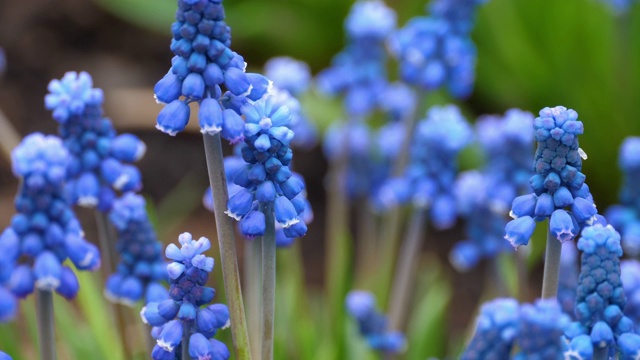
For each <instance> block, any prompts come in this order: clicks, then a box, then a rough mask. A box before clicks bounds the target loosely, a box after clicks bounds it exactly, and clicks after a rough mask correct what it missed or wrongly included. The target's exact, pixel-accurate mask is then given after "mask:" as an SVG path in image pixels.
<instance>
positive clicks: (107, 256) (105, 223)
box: [95, 209, 116, 276]
mask: <svg viewBox="0 0 640 360" xmlns="http://www.w3.org/2000/svg"><path fill="white" fill-rule="evenodd" d="M95 213H96V224H97V227H98V241H99V243H100V253H101V257H102V264H101V267H102V270H103V272H104V273H105V274H107V276H108V275H110V274H112V273H113V269H115V268H116V263H115V256H113V254H114V253H115V239H113V238H112V237H111V233H110V231H109V219H108V218H107V214H105V213H103V212H102V211H99V210H98V209H95Z"/></svg>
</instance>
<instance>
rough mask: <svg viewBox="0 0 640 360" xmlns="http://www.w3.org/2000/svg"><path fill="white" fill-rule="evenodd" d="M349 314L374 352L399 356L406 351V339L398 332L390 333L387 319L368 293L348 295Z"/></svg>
mask: <svg viewBox="0 0 640 360" xmlns="http://www.w3.org/2000/svg"><path fill="white" fill-rule="evenodd" d="M346 307H347V312H348V313H349V315H351V316H352V317H353V318H354V319H355V320H356V321H357V323H358V330H359V332H360V335H362V336H363V337H364V338H365V339H366V340H367V344H368V345H369V346H370V347H371V348H372V349H374V350H377V351H380V352H383V353H387V354H398V353H401V352H402V351H404V350H405V348H406V339H405V337H404V335H403V334H402V333H400V332H398V331H389V330H388V328H387V318H386V316H384V315H383V314H381V313H379V312H378V311H377V310H376V300H375V298H374V296H373V295H372V294H371V293H369V292H367V291H360V290H354V291H351V292H350V293H349V294H348V295H347V299H346Z"/></svg>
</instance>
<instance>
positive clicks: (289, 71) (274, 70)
mask: <svg viewBox="0 0 640 360" xmlns="http://www.w3.org/2000/svg"><path fill="white" fill-rule="evenodd" d="M264 72H265V75H266V76H267V77H268V78H269V79H271V81H273V83H274V84H275V86H277V87H278V88H280V89H282V90H285V91H287V92H289V93H291V94H292V95H294V96H296V95H299V94H301V93H303V92H305V91H307V89H308V88H309V85H310V83H311V70H310V69H309V65H307V64H306V63H304V62H302V61H299V60H296V59H293V58H290V57H286V56H281V57H275V58H272V59H269V60H268V61H267V62H266V63H265V65H264Z"/></svg>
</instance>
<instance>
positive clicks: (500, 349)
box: [461, 298, 520, 360]
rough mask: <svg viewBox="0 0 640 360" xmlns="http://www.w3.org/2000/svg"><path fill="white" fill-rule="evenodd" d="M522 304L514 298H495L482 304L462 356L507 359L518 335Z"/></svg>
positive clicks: (469, 359)
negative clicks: (473, 332) (473, 331)
mask: <svg viewBox="0 0 640 360" xmlns="http://www.w3.org/2000/svg"><path fill="white" fill-rule="evenodd" d="M519 315H520V306H519V304H518V302H517V301H516V300H514V299H506V298H503V299H496V300H493V301H491V302H488V303H485V304H483V305H482V307H481V308H480V315H478V319H477V322H476V331H475V334H474V335H473V338H472V339H471V342H470V343H469V345H468V346H467V348H466V349H465V351H464V353H463V354H462V357H461V359H462V360H480V359H508V358H509V354H510V353H511V349H512V348H513V343H514V341H515V339H516V338H517V337H518V336H519V329H520V327H519Z"/></svg>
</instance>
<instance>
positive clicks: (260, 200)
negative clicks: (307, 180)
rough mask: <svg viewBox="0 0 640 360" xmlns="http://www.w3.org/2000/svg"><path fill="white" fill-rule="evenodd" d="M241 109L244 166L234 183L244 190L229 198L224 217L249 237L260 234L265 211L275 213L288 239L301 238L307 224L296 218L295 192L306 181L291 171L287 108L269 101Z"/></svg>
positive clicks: (300, 210) (298, 205)
mask: <svg viewBox="0 0 640 360" xmlns="http://www.w3.org/2000/svg"><path fill="white" fill-rule="evenodd" d="M242 111H243V114H244V115H245V116H246V121H247V125H246V127H245V131H244V135H245V144H244V146H243V147H242V150H241V152H242V157H243V159H244V160H245V161H246V162H247V165H246V166H245V167H243V168H241V169H240V170H238V171H237V172H236V173H235V175H234V179H233V181H234V183H235V184H237V185H239V186H241V187H243V188H244V189H241V190H240V191H238V192H237V193H236V194H234V195H233V196H231V197H230V198H229V202H228V205H227V211H226V214H227V215H229V216H230V217H232V218H233V219H235V220H237V221H240V231H241V232H242V234H243V235H244V236H246V237H249V238H253V237H257V236H263V235H264V233H265V229H266V224H265V213H267V212H275V219H276V221H277V222H278V223H279V224H280V225H282V227H283V228H284V230H283V231H284V234H285V235H286V236H287V237H290V238H292V237H300V236H303V235H304V234H306V232H307V226H306V225H305V223H304V221H301V220H300V215H301V214H302V213H303V211H304V209H305V203H304V202H302V201H299V200H302V199H299V198H298V194H300V192H301V191H302V190H303V188H304V183H303V182H302V181H300V179H299V178H298V177H292V176H291V175H292V173H291V170H289V163H290V162H291V159H292V157H293V152H292V151H291V149H290V148H289V144H290V142H291V140H292V139H293V136H294V134H293V131H291V130H289V128H288V127H287V125H288V123H289V119H290V114H289V110H288V109H287V108H286V107H278V106H277V104H274V103H273V99H272V98H271V97H267V98H265V99H261V100H259V101H257V102H256V103H255V104H248V105H246V106H244V107H243V108H242ZM297 199H298V200H297Z"/></svg>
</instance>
